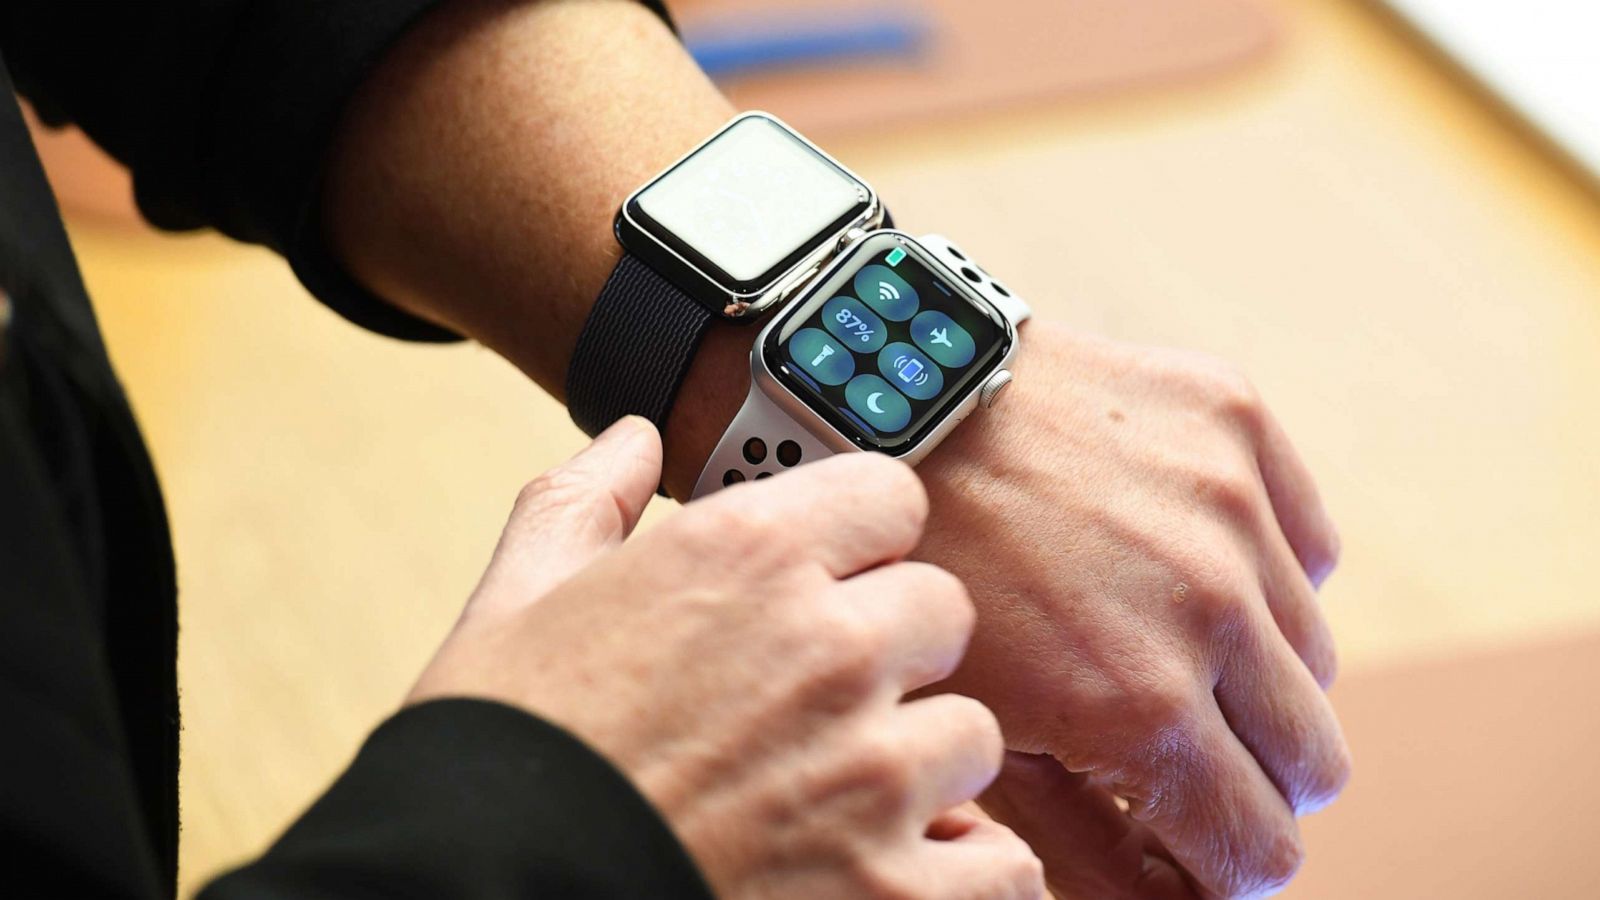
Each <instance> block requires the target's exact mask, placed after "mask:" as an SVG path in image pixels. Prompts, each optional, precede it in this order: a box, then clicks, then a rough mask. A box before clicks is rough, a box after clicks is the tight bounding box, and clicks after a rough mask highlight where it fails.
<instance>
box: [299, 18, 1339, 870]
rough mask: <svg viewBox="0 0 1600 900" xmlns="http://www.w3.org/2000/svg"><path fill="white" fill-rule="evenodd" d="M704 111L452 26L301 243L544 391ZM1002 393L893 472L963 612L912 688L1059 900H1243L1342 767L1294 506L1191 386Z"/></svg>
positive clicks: (586, 60)
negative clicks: (951, 693)
mask: <svg viewBox="0 0 1600 900" xmlns="http://www.w3.org/2000/svg"><path fill="white" fill-rule="evenodd" d="M732 114H733V110H732V108H731V107H729V105H728V104H727V101H726V100H725V99H724V98H722V97H721V95H720V94H718V93H717V91H716V90H715V88H714V87H713V86H712V85H711V84H710V83H709V82H708V81H707V80H706V79H705V77H704V75H703V74H701V73H700V71H699V70H698V69H697V68H696V67H695V66H694V64H693V61H692V60H690V59H689V58H688V56H687V55H686V54H685V53H684V52H683V50H682V48H681V46H680V45H679V44H678V43H677V41H676V40H675V39H674V37H673V36H672V34H671V33H670V32H669V31H668V30H667V29H666V28H665V27H664V26H663V25H662V24H661V23H660V22H659V21H658V20H657V19H656V17H655V16H653V15H652V14H650V13H649V12H648V11H647V10H644V9H643V8H641V7H640V6H638V5H637V4H635V3H633V2H630V0H543V2H524V3H511V2H502V0H455V2H452V3H449V4H446V5H445V6H444V7H443V8H442V9H441V10H439V11H438V12H436V13H433V14H432V15H430V16H429V18H428V19H427V20H426V21H424V22H423V23H422V24H421V25H419V26H418V27H417V28H415V29H414V30H413V32H412V33H410V34H409V35H408V36H407V37H406V39H405V40H403V41H402V42H401V44H400V45H399V46H398V47H397V48H395V50H394V51H392V52H391V54H390V55H389V57H387V58H386V59H385V60H384V61H383V63H382V65H380V66H379V67H378V68H377V70H376V71H375V72H374V73H373V75H372V77H371V78H370V79H369V81H368V83H367V84H366V85H364V86H363V88H362V90H361V91H360V92H359V94H358V96H357V97H356V98H355V100H354V101H353V102H352V105H351V107H350V109H349V110H348V112H347V114H346V117H345V120H344V122H343V123H342V125H341V128H340V132H339V140H338V142H337V143H336V146H335V149H334V151H333V153H332V155H331V157H330V159H329V162H328V170H327V172H328V178H327V196H326V198H325V209H324V221H325V222H326V223H327V228H328V239H329V241H330V242H331V244H332V246H333V248H334V249H335V251H336V252H337V253H338V255H339V256H340V257H341V259H343V261H344V262H345V263H346V265H347V266H348V267H349V268H350V270H351V271H352V272H353V273H354V274H355V275H356V276H357V277H358V278H359V279H360V280H361V281H362V282H363V283H364V284H366V285H367V286H368V287H369V288H371V289H373V290H374V291H376V292H377V293H379V294H380V295H382V296H384V297H386V298H388V299H390V300H391V301H393V302H395V303H396V304H398V305H400V306H402V307H404V308H406V309H408V310H410V311H411V312H413V313H415V314H417V315H419V316H422V317H424V318H427V319H430V320H433V321H436V322H440V323H443V324H446V325H449V326H450V327H452V328H455V329H456V330H458V331H460V332H461V333H463V334H465V335H467V336H470V337H472V338H474V339H476V340H478V341H481V342H482V343H484V344H485V345H487V346H489V347H490V348H492V349H494V350H495V351H497V352H499V353H500V354H502V355H504V356H505V357H506V358H507V359H509V360H510V361H511V362H513V363H514V364H515V365H517V366H518V367H519V368H521V369H522V370H523V371H524V372H526V373H527V374H528V375H529V377H530V378H532V379H533V380H535V381H537V382H538V383H539V384H540V385H542V386H544V387H545V389H547V390H549V391H551V392H552V393H553V394H555V395H557V396H560V395H561V390H562V381H563V378H564V375H565V371H566V365H567V361H568V359H569V358H570V355H571V352H572V346H573V344H574V343H575V341H576V338H577V334H578V330H579V329H580V328H581V326H582V323H583V320H584V317H585V315H586V314H587V310H588V308H589V306H590V305H591V304H592V303H593V301H594V297H595V296H596V294H597V293H598V292H599V290H600V287H601V285H602V284H603V283H604V281H605V279H606V276H607V275H608V274H609V272H610V270H611V268H612V267H613V266H614V265H615V264H616V261H617V258H618V255H619V250H618V248H617V246H616V242H615V240H614V238H613V236H612V233H611V223H612V219H613V217H614V216H615V214H616V211H617V209H618V208H619V207H620V205H621V203H622V201H623V200H624V199H625V198H626V197H627V195H628V194H629V193H631V192H632V191H633V190H634V189H635V188H637V187H638V186H639V185H640V184H642V183H644V182H645V181H646V180H648V179H649V178H650V177H652V176H653V175H655V174H656V173H657V172H659V171H660V170H661V169H662V168H664V167H665V166H666V165H668V164H670V163H671V162H673V161H674V160H676V159H677V158H678V157H679V156H681V155H682V154H683V153H685V152H687V151H688V150H689V149H691V148H692V147H694V146H695V145H696V144H698V143H699V142H700V141H701V140H703V139H704V138H705V137H706V136H707V135H709V134H711V133H712V132H713V131H715V130H716V129H717V128H718V127H720V126H721V125H722V124H723V123H724V122H726V121H727V119H728V118H729V117H730V116H731V115H732ZM893 199H894V198H892V197H891V198H887V200H888V202H889V203H890V205H891V206H892V205H893ZM929 224H935V223H929ZM956 227H957V225H955V224H950V223H946V225H945V226H943V228H944V230H950V229H952V228H956ZM754 336H755V332H754V331H753V330H749V329H745V328H740V327H738V326H728V325H719V326H716V327H714V328H713V330H712V333H711V334H710V335H709V336H708V337H707V339H706V341H705V343H704V345H703V346H702V348H701V351H700V353H699V354H698V356H697V357H696V359H695V362H694V365H693V367H692V369H691V371H690V373H689V377H688V379H687V380H686V382H685V384H684V387H683V390H682V392H681V393H680V395H679V399H678V402H677V405H676V407H675V409H674V411H673V413H672V416H671V418H670V420H669V421H668V423H667V428H666V435H665V437H666V442H665V443H666V459H665V483H666V485H667V487H668V489H669V490H670V491H671V492H672V493H673V494H674V495H675V496H677V497H680V498H682V497H685V496H687V493H688V491H689V489H690V487H691V486H692V484H693V482H694V479H695V477H696V476H697V475H698V474H699V470H700V467H701V465H702V464H703V462H704V460H705V459H706V457H707V456H708V455H709V453H710V451H711V448H712V447H713V446H714V445H715V443H716V441H717V439H718V438H719V436H720V435H721V434H722V432H723V429H724V428H725V427H726V426H727V424H728V422H729V421H730V420H731V419H732V417H733V415H734V413H735V412H736V411H737V408H738V405H739V403H740V402H741V401H742V399H743V397H744V395H745V391H746V388H747V386H748V371H749V370H748V354H749V350H750V345H751V342H752V341H753V339H754ZM1016 375H1017V377H1016V381H1015V383H1014V384H1013V386H1012V387H1010V388H1009V389H1008V390H1007V391H1006V393H1005V395H1004V399H1003V401H1002V402H1001V403H1000V404H999V405H998V406H997V407H996V408H995V409H994V410H991V411H987V412H985V413H982V414H979V415H975V416H973V417H972V418H971V419H969V420H968V422H967V423H966V424H965V425H963V426H962V427H961V428H959V429H957V430H956V431H955V433H954V434H953V435H952V436H951V438H950V439H949V440H947V441H946V442H945V443H944V444H943V445H942V446H941V447H940V448H939V449H938V450H937V451H935V452H934V453H933V454H932V456H931V457H930V458H929V459H928V460H927V461H926V462H925V463H924V464H923V465H922V467H921V468H920V469H919V474H920V475H921V476H922V478H923V481H924V483H925V484H926V488H927V493H928V496H929V498H930V500H931V507H932V513H931V516H930V518H929V521H928V525H927V529H926V533H925V535H924V538H923V541H922V544H921V546H920V547H919V548H918V549H917V551H916V556H917V557H918V558H920V559H923V560H928V561H933V562H936V563H937V564H939V565H940V566H941V567H944V568H946V569H948V570H949V571H951V572H953V573H955V574H956V575H957V576H959V577H960V578H961V579H963V580H964V581H965V583H966V585H967V587H968V589H969V591H970V592H971V596H972V599H973V601H974V603H975V604H976V607H977V611H978V615H977V628H976V631H975V634H974V637H973V642H972V646H971V651H970V652H969V653H968V655H967V657H966V661H965V663H964V664H963V665H962V667H961V668H960V670H959V671H957V672H956V673H955V675H954V677H953V679H952V680H951V681H950V682H949V683H948V684H946V685H941V686H939V687H938V688H937V689H938V690H956V691H959V692H961V693H964V694H967V695H970V696H972V697H975V698H977V699H979V700H981V701H983V702H984V703H986V704H987V705H988V706H989V707H990V708H992V709H993V710H994V712H995V713H996V715H997V716H998V717H999V720H1000V722H1001V724H1002V725H1003V727H1004V729H1005V734H1006V740H1007V745H1008V746H1009V747H1010V748H1011V749H1012V750H1013V751H1016V752H1017V753H1018V754H1028V755H1027V756H1021V755H1019V756H1017V757H1016V759H1015V760H1014V762H1015V765H1008V767H1007V769H1006V772H1005V773H1004V774H1002V776H1001V777H1000V779H999V781H998V782H997V783H996V785H995V787H994V789H993V790H991V791H990V793H989V794H988V796H987V797H986V798H985V801H984V802H985V804H986V806H987V807H988V809H989V810H990V811H991V812H992V813H993V814H994V815H995V816H996V817H997V818H999V819H1001V820H1002V821H1004V822H1006V823H1007V824H1010V825H1011V826H1012V827H1013V828H1015V829H1016V830H1017V832H1018V833H1019V834H1021V835H1022V836H1023V837H1024V838H1026V839H1027V840H1028V841H1029V842H1030V843H1031V844H1032V845H1033V847H1034V848H1035V850H1036V851H1037V852H1038V853H1039V855H1040V856H1041V857H1042V858H1043V859H1044V861H1045V862H1046V864H1047V866H1048V868H1049V877H1050V879H1051V880H1052V884H1053V885H1054V886H1055V887H1056V889H1057V890H1058V891H1059V892H1061V893H1063V894H1066V895H1069V896H1085V897H1097V898H1103V897H1144V896H1215V897H1245V896H1255V895H1259V894H1262V893H1266V892H1270V891H1271V890H1273V889H1275V888H1276V887H1278V886H1280V885H1281V884H1283V883H1284V882H1285V881H1286V880H1287V879H1288V878H1289V877H1290V876H1291V875H1292V874H1293V872H1294V871H1295V869H1296V867H1297V866H1298V865H1299V862H1300V860H1301V857H1302V854H1303V848H1302V846H1301V843H1300V838H1299V832H1298V828H1297V825H1296V816H1297V815H1299V814H1302V813H1305V812H1309V811H1311V810H1313V809H1315V808H1317V807H1318V806H1320V805H1322V804H1324V803H1326V802H1328V801H1329V800H1331V799H1332V798H1333V796H1334V795H1335V794H1337V792H1338V790H1339V788H1340V787H1341V786H1342V784H1343V783H1344V781H1345V779H1346V777H1347V774H1348V771H1349V761H1348V751H1347V750H1346V747H1345V744H1344V740H1343V737H1342V735H1341V733H1340V730H1339V726H1338V722H1337V720H1336V719H1335V718H1334V715H1333V712H1332V709H1331V708H1330V707H1329V705H1328V702H1327V700H1326V698H1325V696H1324V694H1323V689H1324V688H1325V687H1326V686H1327V684H1328V683H1329V682H1330V681H1331V680H1332V678H1333V674H1334V669H1335V658H1334V650H1333V646H1332V642H1331V640H1330V638H1329V635H1328V631H1327V627H1326V624H1325V622H1324V620H1323V618H1322V615H1321V613H1320V610H1319V609H1318V603H1317V597H1316V586H1317V585H1318V584H1319V583H1320V581H1321V579H1323V578H1324V577H1326V576H1327V574H1328V573H1329V572H1330V571H1331V570H1332V568H1333V565H1334V563H1335V562H1336V560H1337V556H1338V539H1337V536H1336V534H1335V531H1334V529H1333V526H1332V524H1331V523H1330V522H1329V520H1328V516H1327V513H1326V512H1325V510H1324V508H1323V506H1322V503H1321V500H1320V499H1319V498H1318V495H1317V491H1316V487H1315V484H1314V483H1313V481H1312V479H1311V477H1310V475H1309V473H1308V472H1307V471H1306V469H1305V466H1304V465H1303V464H1302V463H1301V462H1300V460H1299V458H1298V456H1297V455H1296V454H1295V451H1294V450H1293V448H1292V447H1291V446H1290V443H1289V441H1288V439H1287V438H1286V436H1285V435H1284V434H1283V432H1282V429H1281V428H1280V427H1279V426H1278V424H1277V423H1276V421H1275V420H1274V419H1273V418H1272V416H1271V414H1270V412H1269V411H1268V410H1267V408H1266V406H1265V405H1264V404H1263V402H1262V400H1261V398H1260V397H1259V396H1258V395H1257V394H1256V392H1255V391H1254V390H1253V389H1252V388H1251V387H1250V385H1249V383H1248V382H1247V381H1246V380H1245V379H1244V378H1243V377H1242V376H1241V375H1240V374H1239V373H1237V372H1236V371H1234V370H1233V369H1231V368H1230V367H1229V366H1227V365H1226V364H1223V363H1221V362H1218V361H1216V360H1212V359H1209V358H1206V357H1203V356H1199V355H1196V354H1187V353H1182V352H1177V351H1167V350H1155V349H1151V348H1141V347H1132V346H1127V345H1122V344H1117V343H1114V342H1111V341H1107V340H1104V339H1099V338H1095V337H1091V336H1086V335H1082V334H1077V333H1073V332H1071V331H1068V330H1066V329H1063V328H1061V327H1059V326H1056V325H1054V324H1052V323H1050V322H1045V321H1038V322H1035V323H1033V324H1031V325H1029V326H1027V327H1026V328H1025V329H1024V331H1023V349H1022V353H1021V356H1020V359H1019V362H1018V365H1017V366H1016ZM1052 767H1053V768H1052ZM1124 805H1125V806H1126V812H1124V809H1123V806H1124Z"/></svg>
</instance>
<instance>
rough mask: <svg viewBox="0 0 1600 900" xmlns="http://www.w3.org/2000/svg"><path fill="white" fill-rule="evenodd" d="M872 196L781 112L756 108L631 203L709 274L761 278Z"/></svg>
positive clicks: (753, 281) (744, 281)
mask: <svg viewBox="0 0 1600 900" xmlns="http://www.w3.org/2000/svg"><path fill="white" fill-rule="evenodd" d="M869 202H870V194H869V192H868V190H867V188H866V186H865V185H863V184H862V183H861V182H859V181H857V180H856V179H855V178H852V177H851V176H850V175H849V173H847V172H845V171H844V170H843V169H841V168H839V166H837V165H835V164H834V163H833V162H832V161H830V160H828V159H827V158H826V157H824V156H822V155H821V154H819V153H818V152H817V151H815V150H814V149H812V148H811V147H810V146H809V145H807V144H806V143H805V142H804V141H803V140H801V139H799V138H798V137H797V136H795V135H794V134H793V133H791V132H790V131H788V130H787V129H785V128H784V127H783V126H781V125H779V124H778V123H777V122H775V121H773V120H772V119H769V118H766V117H765V116H759V115H755V116H748V117H746V118H743V119H740V120H738V121H737V122H735V123H734V124H733V125H731V126H729V127H728V128H727V129H726V130H725V131H723V132H722V133H721V134H719V135H718V136H717V137H716V138H715V139H713V140H712V141H711V142H709V143H707V144H706V145H705V146H703V147H701V148H700V149H699V150H697V151H696V152H695V153H694V154H693V155H691V156H690V157H689V158H687V159H685V160H684V161H683V162H681V163H679V164H678V165H677V166H675V167H673V169H672V170H671V171H669V172H667V173H666V174H665V175H663V176H662V177H660V178H658V179H657V180H656V181H655V182H653V183H651V184H650V185H649V186H647V187H646V188H645V189H644V190H642V191H640V192H639V194H638V196H637V197H636V198H635V200H634V204H633V207H634V209H635V210H636V211H637V212H639V213H642V216H641V218H642V219H643V220H644V224H645V225H646V226H647V227H648V228H649V230H650V231H651V233H653V234H656V235H657V236H658V237H660V238H661V239H663V240H665V241H667V242H668V243H669V244H670V245H671V246H673V248H674V249H676V250H678V251H679V252H681V253H683V254H684V255H685V256H686V257H688V258H690V259H691V260H692V261H694V262H696V263H699V264H701V265H702V267H704V268H707V269H710V270H712V271H710V272H709V273H708V274H712V275H719V274H720V275H724V276H726V277H727V280H729V281H731V282H733V283H737V284H740V285H758V284H760V283H762V282H763V281H765V280H769V279H770V278H772V277H776V275H777V274H780V273H781V272H782V270H783V269H784V268H785V267H786V266H785V263H786V261H787V260H788V259H790V257H792V256H793V255H794V254H795V253H796V251H797V249H800V248H806V247H808V246H814V245H815V242H816V241H817V240H818V239H819V238H820V237H824V236H828V235H831V234H832V233H833V232H834V231H835V230H836V229H837V228H839V227H840V223H841V222H847V221H849V220H851V219H853V218H855V217H857V216H859V215H860V214H861V212H862V211H863V210H864V208H865V207H866V205H867V204H868V203H869Z"/></svg>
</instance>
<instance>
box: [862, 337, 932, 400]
mask: <svg viewBox="0 0 1600 900" xmlns="http://www.w3.org/2000/svg"><path fill="white" fill-rule="evenodd" d="M878 371H879V372H882V373H883V377H884V378H886V379H888V381H889V383H890V384H892V385H894V386H895V387H896V388H898V389H899V390H900V392H901V393H903V394H905V395H906V396H907V397H910V398H912V399H913V400H932V399H933V398H935V397H937V396H939V392H940V391H942V390H944V373H943V372H941V371H940V370H939V367H938V366H937V365H935V364H934V362H933V360H931V359H929V358H928V357H927V356H926V355H924V354H923V352H922V351H921V350H918V349H917V348H915V347H913V346H911V345H910V344H903V343H900V342H899V341H896V342H895V343H893V344H890V345H889V346H887V347H885V348H883V352H882V353H879V354H878Z"/></svg>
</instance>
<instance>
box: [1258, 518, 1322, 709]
mask: <svg viewBox="0 0 1600 900" xmlns="http://www.w3.org/2000/svg"><path fill="white" fill-rule="evenodd" d="M1263 527H1264V530H1265V531H1266V538H1265V540H1266V545H1267V546H1266V554H1267V557H1268V558H1267V559H1265V560H1263V561H1262V562H1261V563H1260V567H1261V571H1262V574H1261V590H1262V592H1263V594H1264V595H1265V596H1266V600H1267V609H1268V610H1270V611H1271V613H1272V620H1273V622H1275V623H1276V624H1277V630H1278V632H1279V633H1281V634H1282V635H1283V637H1284V639H1285V640H1287V641H1288V642H1289V646H1290V647H1291V648H1293V650H1294V652H1295V654H1296V655H1298V656H1299V657H1300V662H1301V663H1302V664H1303V665H1304V667H1305V668H1306V669H1307V670H1309V671H1310V673H1311V677H1312V678H1313V679H1314V680H1315V681H1316V683H1317V684H1318V685H1320V686H1321V687H1322V689H1323V690H1327V689H1328V688H1329V687H1331V686H1332V685H1333V679H1334V676H1335V675H1337V674H1338V670H1339V653H1338V650H1337V648H1336V646H1335V644H1334V640H1333V631H1332V630H1331V629H1330V628H1329V627H1328V620H1327V617H1326V616H1324V615H1323V614H1322V604H1321V603H1319V602H1317V589H1316V586H1315V585H1313V584H1312V583H1311V580H1310V579H1309V578H1308V577H1307V576H1306V573H1305V571H1304V570H1303V569H1302V568H1301V567H1300V564H1299V563H1298V562H1297V561H1296V559H1295V556H1294V554H1293V552H1292V551H1291V550H1290V549H1289V546H1288V544H1287V543H1286V541H1285V538H1284V536H1283V535H1282V534H1281V533H1279V532H1278V529H1277V528H1276V527H1275V526H1274V525H1273V524H1272V523H1270V522H1269V523H1264V526H1263Z"/></svg>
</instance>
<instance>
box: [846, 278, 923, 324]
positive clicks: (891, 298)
mask: <svg viewBox="0 0 1600 900" xmlns="http://www.w3.org/2000/svg"><path fill="white" fill-rule="evenodd" d="M855 288H856V296H857V297H860V298H861V299H862V300H865V301H866V302H867V305H868V306H870V307H872V309H873V311H874V312H876V313H877V314H878V315H880V316H883V317H884V318H885V319H888V320H889V321H891V322H904V321H906V320H908V319H910V318H911V317H912V316H914V315H916V314H917V306H918V302H917V289H916V288H914V287H912V286H911V285H910V284H908V283H907V282H906V280H905V279H904V278H901V277H900V275H899V273H897V272H895V271H894V270H893V269H891V268H889V267H888V266H867V267H866V268H864V269H862V270H861V271H860V272H857V273H856V277H855Z"/></svg>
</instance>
